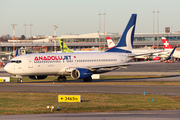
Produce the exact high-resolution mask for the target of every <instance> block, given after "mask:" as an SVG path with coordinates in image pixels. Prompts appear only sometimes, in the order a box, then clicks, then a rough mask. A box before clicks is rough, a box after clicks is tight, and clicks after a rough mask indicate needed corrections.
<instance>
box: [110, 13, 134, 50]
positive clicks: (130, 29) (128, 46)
mask: <svg viewBox="0 0 180 120" xmlns="http://www.w3.org/2000/svg"><path fill="white" fill-rule="evenodd" d="M136 17H137V14H132V16H131V18H130V20H129V22H128V24H127V26H126V28H125V30H124V32H123V34H122V36H121V39H120V40H119V43H118V44H117V45H116V46H115V47H114V48H112V49H109V50H107V51H106V52H125V53H131V51H132V46H133V40H134V32H135V26H136Z"/></svg>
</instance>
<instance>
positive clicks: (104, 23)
mask: <svg viewBox="0 0 180 120" xmlns="http://www.w3.org/2000/svg"><path fill="white" fill-rule="evenodd" d="M103 15H104V51H105V43H106V39H105V15H106V13H105V10H104V13H103Z"/></svg>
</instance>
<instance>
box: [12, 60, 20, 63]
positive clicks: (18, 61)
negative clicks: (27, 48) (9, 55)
mask: <svg viewBox="0 0 180 120" xmlns="http://www.w3.org/2000/svg"><path fill="white" fill-rule="evenodd" d="M10 63H21V60H10Z"/></svg>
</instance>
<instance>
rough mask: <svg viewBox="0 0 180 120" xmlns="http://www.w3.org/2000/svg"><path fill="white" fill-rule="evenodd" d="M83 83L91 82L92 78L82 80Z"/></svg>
mask: <svg viewBox="0 0 180 120" xmlns="http://www.w3.org/2000/svg"><path fill="white" fill-rule="evenodd" d="M83 81H84V82H92V77H89V78H84V79H83Z"/></svg>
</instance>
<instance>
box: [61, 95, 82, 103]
mask: <svg viewBox="0 0 180 120" xmlns="http://www.w3.org/2000/svg"><path fill="white" fill-rule="evenodd" d="M58 102H81V95H58Z"/></svg>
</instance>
